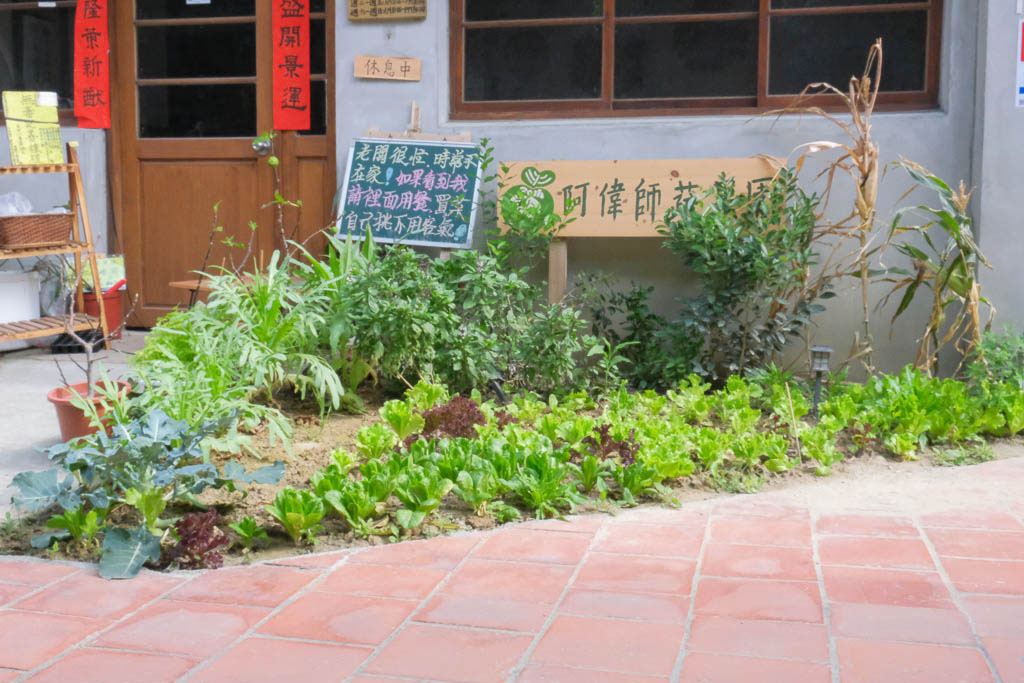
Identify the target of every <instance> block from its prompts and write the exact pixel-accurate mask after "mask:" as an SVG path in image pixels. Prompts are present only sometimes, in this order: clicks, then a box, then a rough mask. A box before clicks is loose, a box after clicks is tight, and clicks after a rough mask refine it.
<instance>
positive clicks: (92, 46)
mask: <svg viewBox="0 0 1024 683" xmlns="http://www.w3.org/2000/svg"><path fill="white" fill-rule="evenodd" d="M75 116H77V117H78V127H79V128H110V39H109V37H108V36H107V0H78V7H77V8H76V10H75Z"/></svg>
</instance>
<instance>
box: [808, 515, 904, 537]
mask: <svg viewBox="0 0 1024 683" xmlns="http://www.w3.org/2000/svg"><path fill="white" fill-rule="evenodd" d="M814 530H815V531H816V532H817V533H819V534H831V535H839V536H900V537H910V538H917V537H918V536H919V534H918V531H917V527H916V526H914V522H913V520H911V519H910V518H909V517H896V516H892V515H862V514H841V515H836V514H833V515H821V516H820V517H818V520H817V522H815V524H814Z"/></svg>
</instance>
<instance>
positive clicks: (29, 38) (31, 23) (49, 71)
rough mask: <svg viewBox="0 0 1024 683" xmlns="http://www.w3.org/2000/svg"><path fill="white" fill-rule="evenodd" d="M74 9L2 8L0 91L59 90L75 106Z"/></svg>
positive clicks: (64, 102) (64, 104)
mask: <svg viewBox="0 0 1024 683" xmlns="http://www.w3.org/2000/svg"><path fill="white" fill-rule="evenodd" d="M74 27H75V8H74V7H60V8H51V9H46V8H40V9H17V10H14V9H12V10H0V90H45V91H53V92H56V93H57V98H58V99H57V104H58V106H59V107H60V108H61V109H71V108H72V107H74V96H75V90H74V80H73V70H72V67H71V65H72V63H73V48H72V45H73V44H74Z"/></svg>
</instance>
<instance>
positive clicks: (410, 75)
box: [353, 55, 423, 81]
mask: <svg viewBox="0 0 1024 683" xmlns="http://www.w3.org/2000/svg"><path fill="white" fill-rule="evenodd" d="M353 75H354V76H355V77H356V78H364V79H372V80H385V81H418V80H420V78H422V77H423V61H422V60H419V59H416V58H415V57H375V56H372V55H356V60H355V67H354V68H353Z"/></svg>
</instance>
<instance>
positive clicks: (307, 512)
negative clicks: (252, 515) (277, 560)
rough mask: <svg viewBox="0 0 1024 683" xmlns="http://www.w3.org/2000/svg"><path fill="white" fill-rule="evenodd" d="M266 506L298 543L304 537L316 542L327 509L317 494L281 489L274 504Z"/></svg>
mask: <svg viewBox="0 0 1024 683" xmlns="http://www.w3.org/2000/svg"><path fill="white" fill-rule="evenodd" d="M264 508H265V509H266V511H267V512H269V513H270V514H271V516H273V517H274V519H276V520H277V521H278V522H280V523H281V526H282V527H284V530H285V531H286V532H288V535H289V536H291V538H292V541H294V542H295V543H296V545H297V544H298V543H299V542H301V541H302V539H303V538H305V539H306V542H307V543H309V544H311V545H312V544H313V543H315V542H316V541H315V537H316V534H317V533H318V532H319V531H320V529H321V527H320V525H319V522H320V520H321V519H323V518H324V513H325V510H324V503H323V501H322V500H320V498H318V497H317V496H316V495H315V494H313V493H311V492H310V491H297V490H295V489H291V488H286V489H281V490H280V491H278V493H277V496H276V497H275V498H274V502H273V504H272V505H265V506H264Z"/></svg>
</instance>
